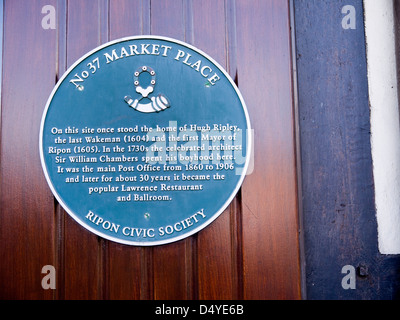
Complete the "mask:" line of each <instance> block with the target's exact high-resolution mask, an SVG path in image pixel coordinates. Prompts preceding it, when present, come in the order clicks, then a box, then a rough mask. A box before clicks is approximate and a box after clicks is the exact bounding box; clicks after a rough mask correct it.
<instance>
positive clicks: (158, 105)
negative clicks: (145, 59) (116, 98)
mask: <svg viewBox="0 0 400 320" xmlns="http://www.w3.org/2000/svg"><path fill="white" fill-rule="evenodd" d="M143 72H147V73H149V74H150V76H151V81H150V85H149V86H147V87H146V88H143V87H142V86H141V85H140V81H139V76H140V74H141V73H143ZM133 83H134V85H135V87H136V92H137V93H139V94H140V95H141V96H142V97H141V98H139V99H133V98H132V97H131V96H125V102H126V103H127V104H128V105H129V106H130V107H132V108H133V109H135V110H136V111H139V112H144V113H151V112H160V111H164V110H165V109H167V108H169V107H170V106H171V105H170V102H169V100H168V98H167V97H166V96H165V95H163V94H162V93H160V94H159V95H158V96H157V97H154V96H153V97H149V95H150V94H152V93H153V91H154V86H155V85H156V72H155V71H154V70H153V69H152V68H150V67H148V66H142V67H140V68H138V69H137V70H136V71H135V73H134V82H133ZM145 98H146V100H149V99H150V100H151V102H147V103H141V102H140V101H141V100H142V99H145Z"/></svg>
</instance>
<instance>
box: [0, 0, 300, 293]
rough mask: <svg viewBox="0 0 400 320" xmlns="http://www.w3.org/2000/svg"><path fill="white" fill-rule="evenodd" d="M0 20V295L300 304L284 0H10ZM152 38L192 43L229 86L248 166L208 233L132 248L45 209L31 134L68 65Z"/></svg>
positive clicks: (49, 203) (50, 204) (47, 201)
mask: <svg viewBox="0 0 400 320" xmlns="http://www.w3.org/2000/svg"><path fill="white" fill-rule="evenodd" d="M45 4H54V6H55V7H56V8H57V11H58V12H57V17H58V21H57V30H56V31H54V30H47V31H45V30H43V29H42V28H41V27H40V22H41V18H42V15H41V14H40V10H41V8H42V6H43V5H45ZM36 11H37V14H36V15H35V14H33V13H35V12H36ZM235 15H236V16H235ZM5 16H6V21H5V23H4V26H5V30H4V35H5V39H4V42H5V43H7V45H6V46H5V47H4V54H5V55H4V60H3V65H4V68H3V88H2V89H3V92H2V93H3V97H2V127H1V130H2V131H1V133H2V137H1V139H2V144H1V164H0V165H1V181H0V186H1V190H0V191H1V222H2V223H1V224H0V232H1V233H0V237H1V240H2V243H4V245H3V246H1V249H0V253H1V266H0V268H1V269H0V283H1V284H2V286H1V288H0V297H5V298H27V297H32V298H36V299H42V298H53V297H54V298H57V299H103V298H105V299H197V298H200V299H237V298H249V299H252V298H253V299H263V298H274V299H275V298H298V297H299V266H298V242H297V219H296V217H297V207H296V205H297V202H296V201H297V198H296V192H297V190H296V177H295V158H294V154H295V148H294V136H293V123H294V121H293V111H292V88H291V65H290V60H291V57H290V50H291V48H290V40H289V39H290V32H289V23H288V21H289V15H288V3H287V1H281V0H255V1H251V2H249V1H245V0H236V1H235V0H215V1H212V0H203V1H200V0H68V1H66V0H47V1H45V0H31V1H23V0H11V1H6V5H5ZM21 17H23V19H22V20H21ZM18 21H23V23H17V22H18ZM236 23H237V25H236ZM236 32H237V35H236ZM150 33H151V34H154V35H162V36H168V37H172V38H175V39H178V40H183V41H186V42H188V43H191V44H193V45H195V46H196V47H198V48H200V49H201V50H203V51H205V52H206V53H208V54H209V55H210V56H211V57H213V58H214V59H215V60H217V61H218V62H219V63H220V64H221V65H222V66H223V67H225V68H226V69H227V70H228V71H229V72H230V74H231V76H232V77H233V78H234V79H235V81H238V82H239V85H240V90H241V92H242V93H243V94H244V97H245V100H246V103H247V105H248V109H249V112H250V117H251V120H252V125H253V127H254V128H255V134H256V146H255V150H256V154H255V161H256V162H255V171H254V173H253V174H252V175H251V176H248V177H247V178H246V179H245V183H244V185H243V192H242V195H241V193H240V192H239V194H238V196H237V197H236V199H234V201H233V202H232V204H231V205H230V207H229V208H227V210H225V212H224V213H223V214H222V215H221V216H220V217H219V218H218V219H217V220H216V221H214V222H213V223H212V224H211V225H209V226H208V227H207V228H205V229H204V230H202V231H201V232H200V233H198V234H196V235H194V236H192V237H190V238H187V239H185V240H181V241H179V242H176V243H172V244H168V245H164V246H158V247H154V248H149V247H143V248H138V247H131V246H126V245H122V244H117V243H113V242H109V241H107V240H104V239H101V238H99V237H97V236H96V235H94V234H92V233H90V232H89V231H87V230H86V229H84V228H83V227H81V226H80V225H78V224H77V223H76V222H75V221H74V220H73V219H72V218H70V217H69V215H68V214H67V213H66V212H65V211H64V210H63V209H62V208H61V207H60V206H59V205H58V204H56V205H55V202H54V198H53V197H52V195H51V192H50V190H49V188H48V187H47V184H46V182H45V179H44V176H43V173H42V170H41V166H40V161H39V156H38V151H37V149H38V148H37V137H38V131H39V124H40V117H41V115H42V111H43V108H44V105H45V103H46V100H47V98H48V95H49V94H50V91H51V89H52V88H53V86H54V84H55V80H56V78H59V77H60V76H61V75H62V73H63V72H64V71H65V70H66V68H67V67H69V66H70V65H72V64H73V63H74V62H75V61H76V60H77V59H79V58H80V57H81V56H82V55H83V54H85V53H87V52H88V51H90V50H92V49H94V48H95V47H97V46H98V45H100V44H102V43H104V42H106V41H108V40H114V39H117V38H121V37H126V36H134V35H139V34H150ZM16 35H18V36H16ZM25 47H29V50H21V48H25ZM19 70H23V72H22V71H19ZM56 75H57V76H56ZM16 123H17V124H21V127H18V126H16V125H15V124H16ZM21 128H23V129H21ZM30 190H34V192H32V191H30ZM242 201H243V203H242ZM242 205H243V207H242ZM242 215H243V217H242ZM242 222H243V224H242ZM10 239H12V240H10ZM10 252H17V253H16V254H13V255H10V254H9V253H10ZM242 259H244V260H242ZM45 264H53V265H55V266H56V268H57V290H56V291H55V292H52V291H44V290H42V289H41V287H40V280H41V278H42V275H41V274H40V269H41V267H42V266H43V265H45ZM16 265H21V266H24V267H19V268H17V269H15V266H16ZM3 283H4V285H3Z"/></svg>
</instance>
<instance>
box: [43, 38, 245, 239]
mask: <svg viewBox="0 0 400 320" xmlns="http://www.w3.org/2000/svg"><path fill="white" fill-rule="evenodd" d="M250 150H251V130H250V122H249V117H248V114H247V109H246V106H245V103H244V101H243V98H242V96H241V94H240V92H239V90H238V88H237V87H236V85H235V84H234V82H233V81H232V79H231V78H230V77H229V75H228V74H227V73H226V71H224V69H223V68H222V67H221V66H220V65H218V63H216V62H215V61H214V60H213V59H212V58H210V57H209V56H207V55H206V54H205V53H203V52H202V51H200V50H198V49H196V48H194V47H193V46H191V45H188V44H186V43H183V42H180V41H177V40H174V39H170V38H165V37H156V36H141V37H132V38H123V39H120V40H117V41H113V42H109V43H107V44H105V45H102V46H100V47H98V48H96V49H94V50H93V51H91V52H89V53H88V54H86V55H85V56H83V57H82V58H81V59H79V60H78V61H77V62H76V63H75V64H74V65H73V66H71V67H70V68H69V69H68V71H67V72H66V73H65V74H64V75H63V77H62V78H61V79H60V81H59V82H58V84H57V85H56V87H55V88H54V90H53V92H52V93H51V95H50V97H49V100H48V102H47V105H46V108H45V111H44V114H43V118H42V124H41V130H40V156H41V161H42V166H43V170H44V174H45V176H46V179H47V182H48V184H49V186H50V188H51V190H52V192H53V194H54V196H55V197H56V198H57V200H58V201H59V202H60V204H61V205H62V206H63V208H64V209H65V210H66V211H67V212H68V214H70V215H71V216H72V217H73V218H74V219H75V220H76V221H77V222H78V223H79V224H81V225H82V226H83V227H85V228H86V229H88V230H90V231H91V232H93V233H95V234H97V235H99V236H101V237H103V238H106V239H109V240H112V241H116V242H119V243H124V244H129V245H141V246H150V245H160V244H166V243H170V242H173V241H177V240H180V239H183V238H186V237H188V236H190V235H193V234H194V233H196V232H198V231H199V230H201V229H203V228H204V227H206V226H207V225H209V224H210V223H211V222H212V221H214V220H215V219H216V218H217V217H218V216H219V215H220V214H221V213H222V212H223V211H224V209H225V208H226V207H227V206H228V205H229V203H230V202H231V201H232V199H233V197H234V196H235V195H236V193H237V191H238V190H239V188H240V186H241V184H242V182H243V179H244V177H245V174H246V171H247V168H248V165H249V159H250Z"/></svg>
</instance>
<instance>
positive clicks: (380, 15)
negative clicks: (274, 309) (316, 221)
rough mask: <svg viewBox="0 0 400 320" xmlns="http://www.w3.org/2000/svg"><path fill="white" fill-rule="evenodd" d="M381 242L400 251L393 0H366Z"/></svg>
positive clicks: (399, 123)
mask: <svg viewBox="0 0 400 320" xmlns="http://www.w3.org/2000/svg"><path fill="white" fill-rule="evenodd" d="M364 8H365V32H366V41H367V60H368V82H369V84H368V85H369V99H370V106H371V133H372V134H371V145H372V160H373V169H374V180H375V203H376V210H377V221H378V243H379V251H380V252H381V253H382V254H400V121H399V103H398V95H397V73H396V53H395V36H394V15H393V0H364Z"/></svg>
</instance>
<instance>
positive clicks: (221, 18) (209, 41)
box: [193, 0, 237, 299]
mask: <svg viewBox="0 0 400 320" xmlns="http://www.w3.org/2000/svg"><path fill="white" fill-rule="evenodd" d="M193 13H194V14H193V41H194V43H193V44H194V45H195V46H196V47H197V48H199V49H201V50H203V51H204V52H205V53H207V54H209V55H210V56H211V57H212V58H213V59H215V60H216V61H217V62H218V63H220V64H221V66H222V67H224V68H227V48H226V46H227V39H226V15H225V1H224V0H217V1H216V0H206V1H204V0H202V1H199V0H194V1H193ZM231 231H233V232H235V230H231V219H230V207H228V208H227V209H226V210H225V211H224V212H223V213H222V214H221V216H220V217H218V219H217V220H216V221H214V222H213V223H212V224H211V225H209V226H208V227H207V228H205V229H204V230H202V231H201V232H199V234H198V244H197V248H198V257H197V261H198V273H199V275H198V279H199V285H198V286H199V298H200V299H233V298H235V297H236V295H237V289H236V287H237V283H236V282H234V281H235V280H236V277H235V275H234V274H233V272H234V270H235V268H234V267H233V265H232V264H233V263H235V261H234V259H233V258H234V255H233V254H232V247H231V245H232V243H231Z"/></svg>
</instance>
